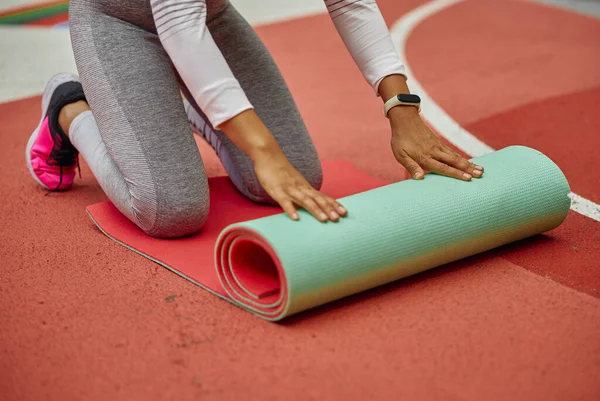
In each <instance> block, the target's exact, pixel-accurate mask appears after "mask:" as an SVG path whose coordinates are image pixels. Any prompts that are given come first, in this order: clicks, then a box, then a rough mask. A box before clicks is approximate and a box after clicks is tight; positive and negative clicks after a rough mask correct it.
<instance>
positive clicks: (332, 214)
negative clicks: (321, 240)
mask: <svg viewBox="0 0 600 401" xmlns="http://www.w3.org/2000/svg"><path fill="white" fill-rule="evenodd" d="M315 195H316V196H314V198H313V199H314V200H315V201H316V202H317V205H319V207H320V208H321V210H323V211H324V212H325V213H327V216H329V219H330V220H331V221H338V220H339V219H340V217H343V216H345V215H346V214H347V212H346V209H345V208H344V207H343V206H342V205H340V204H339V203H338V202H337V201H335V200H333V199H332V198H330V197H329V196H327V195H324V194H322V193H320V192H316V191H315Z"/></svg>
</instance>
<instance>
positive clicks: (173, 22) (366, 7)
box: [151, 0, 404, 127]
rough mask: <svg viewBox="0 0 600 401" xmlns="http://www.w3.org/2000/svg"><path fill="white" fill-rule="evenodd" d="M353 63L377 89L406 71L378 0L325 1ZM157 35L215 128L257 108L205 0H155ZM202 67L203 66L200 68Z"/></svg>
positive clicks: (153, 0)
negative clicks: (220, 41)
mask: <svg viewBox="0 0 600 401" xmlns="http://www.w3.org/2000/svg"><path fill="white" fill-rule="evenodd" d="M324 1H325V5H326V6H327V10H328V11H329V16H330V17H331V20H332V21H333V23H334V25H335V27H336V29H337V31H338V33H339V35H340V37H341V38H342V40H343V42H344V44H345V45H346V48H347V49H348V51H349V53H350V54H351V55H352V58H353V59H354V62H355V63H356V65H357V66H358V68H360V70H361V72H362V74H363V76H364V78H365V79H366V81H367V82H368V83H369V84H370V85H371V86H372V87H373V90H374V91H375V93H376V94H378V88H379V83H380V82H381V81H382V80H383V79H384V78H385V77H386V76H388V75H392V74H404V66H403V64H402V62H401V61H400V57H399V56H398V53H397V52H396V50H395V49H394V46H393V44H392V40H391V38H390V36H389V32H388V29H387V26H386V24H385V21H384V20H383V17H382V15H381V12H380V11H379V7H378V6H377V3H376V2H375V0H324ZM151 5H152V13H153V16H154V21H155V24H156V29H157V31H158V36H159V38H160V41H161V43H162V45H163V46H164V48H165V50H166V51H167V53H168V55H169V57H170V58H171V61H172V62H173V64H174V66H175V68H176V69H177V71H178V72H179V74H180V75H181V78H182V79H183V81H184V83H185V84H186V86H187V87H188V89H189V90H190V92H191V94H192V96H194V99H195V100H196V102H197V103H198V105H199V106H200V108H201V109H202V111H203V112H204V113H205V114H206V116H207V117H208V119H209V121H210V122H211V124H212V125H213V126H214V127H219V126H220V124H221V123H223V122H225V121H227V120H229V119H231V118H232V117H235V116H236V115H237V114H239V113H241V112H243V111H245V110H249V109H252V104H250V101H249V100H248V98H247V97H246V94H245V93H244V90H243V89H242V88H241V86H240V84H239V82H238V81H237V79H236V78H235V77H234V75H233V73H232V72H231V69H230V68H229V66H228V65H227V62H226V61H225V58H224V57H223V55H222V54H221V52H220V50H219V48H218V47H217V45H216V44H215V42H214V41H213V38H212V37H211V35H210V32H209V31H208V28H207V26H206V2H205V0H151ZM198 66H202V68H201V69H200V68H198Z"/></svg>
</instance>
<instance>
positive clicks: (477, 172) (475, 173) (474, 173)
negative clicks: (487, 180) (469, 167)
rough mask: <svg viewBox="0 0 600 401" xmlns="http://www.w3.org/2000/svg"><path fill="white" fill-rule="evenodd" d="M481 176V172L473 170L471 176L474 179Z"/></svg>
mask: <svg viewBox="0 0 600 401" xmlns="http://www.w3.org/2000/svg"><path fill="white" fill-rule="evenodd" d="M481 174H483V173H482V172H481V170H475V171H473V175H474V176H475V177H481Z"/></svg>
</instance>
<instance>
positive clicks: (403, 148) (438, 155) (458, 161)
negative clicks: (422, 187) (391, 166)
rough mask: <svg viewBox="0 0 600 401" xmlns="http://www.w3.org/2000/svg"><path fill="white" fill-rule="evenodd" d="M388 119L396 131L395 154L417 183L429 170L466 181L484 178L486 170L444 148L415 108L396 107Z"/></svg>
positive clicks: (394, 139) (392, 142) (392, 141)
mask: <svg viewBox="0 0 600 401" xmlns="http://www.w3.org/2000/svg"><path fill="white" fill-rule="evenodd" d="M388 117H389V119H390V124H391V127H392V140H391V144H392V152H393V153H394V156H395V157H396V160H398V162H399V163H400V164H402V165H403V166H404V167H405V168H406V169H407V170H408V171H409V173H410V175H411V176H412V177H413V178H414V179H417V180H420V179H423V177H424V176H425V170H427V171H431V172H434V173H438V174H441V175H445V176H449V177H454V178H458V179H459V180H464V181H469V180H471V178H473V177H475V178H479V177H481V176H482V175H483V167H481V166H478V165H476V164H473V163H471V162H469V161H468V160H467V159H465V158H464V157H462V156H461V155H459V154H458V153H456V152H454V151H453V150H451V149H450V148H448V147H447V146H446V145H444V144H443V143H442V142H441V141H440V140H439V139H438V138H437V137H436V136H435V135H434V134H433V132H431V130H430V129H429V127H428V126H427V125H426V124H425V123H424V122H423V120H422V119H421V117H420V116H419V113H418V110H417V109H416V108H415V107H412V106H397V107H394V108H392V109H391V110H390V111H389V114H388Z"/></svg>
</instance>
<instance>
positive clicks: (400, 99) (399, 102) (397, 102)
mask: <svg viewBox="0 0 600 401" xmlns="http://www.w3.org/2000/svg"><path fill="white" fill-rule="evenodd" d="M396 106H413V107H416V108H418V109H419V111H421V98H420V97H419V96H417V95H413V94H408V93H401V94H398V95H396V96H394V97H393V98H391V99H390V100H388V101H387V102H385V104H384V106H383V114H384V115H385V116H386V117H387V116H388V113H389V111H390V109H391V108H392V107H396Z"/></svg>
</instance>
